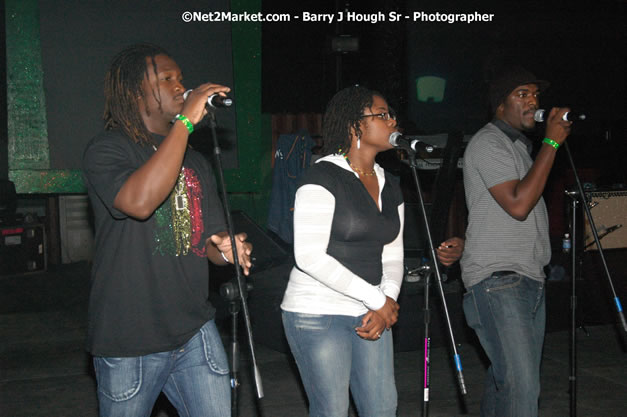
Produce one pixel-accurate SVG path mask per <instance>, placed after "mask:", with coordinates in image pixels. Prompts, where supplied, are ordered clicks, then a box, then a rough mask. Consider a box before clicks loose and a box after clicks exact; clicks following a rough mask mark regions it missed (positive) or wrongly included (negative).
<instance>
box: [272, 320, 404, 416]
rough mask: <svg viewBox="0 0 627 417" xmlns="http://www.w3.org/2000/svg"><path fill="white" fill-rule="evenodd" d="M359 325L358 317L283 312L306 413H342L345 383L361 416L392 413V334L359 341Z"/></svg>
mask: <svg viewBox="0 0 627 417" xmlns="http://www.w3.org/2000/svg"><path fill="white" fill-rule="evenodd" d="M359 326H361V317H350V316H340V315H319V314H302V313H292V312H288V311H283V327H284V328H285V334H286V336H287V341H288V343H289V345H290V349H291V350H292V354H293V355H294V359H295V360H296V364H297V365H298V370H299V371H300V376H301V379H302V381H303V385H304V386H305V391H306V392H307V398H308V400H309V416H310V417H346V416H347V415H348V408H349V387H350V393H351V394H352V396H353V400H354V401H355V405H356V406H357V411H358V413H359V415H360V417H394V416H396V404H397V394H396V384H395V382H394V350H393V346H392V332H389V331H384V332H383V334H382V335H381V338H380V339H379V340H376V341H371V340H364V339H362V338H361V337H359V336H358V335H357V334H356V333H355V328H356V327H359Z"/></svg>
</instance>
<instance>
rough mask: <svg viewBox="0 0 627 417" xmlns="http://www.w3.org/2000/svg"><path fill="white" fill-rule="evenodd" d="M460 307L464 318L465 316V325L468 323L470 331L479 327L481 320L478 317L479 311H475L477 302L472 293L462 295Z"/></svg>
mask: <svg viewBox="0 0 627 417" xmlns="http://www.w3.org/2000/svg"><path fill="white" fill-rule="evenodd" d="M462 307H463V309H464V316H466V323H468V326H469V327H470V328H471V329H477V328H479V327H481V318H480V317H479V310H478V309H477V300H476V299H475V293H474V292H472V291H468V292H466V293H465V294H464V299H463V301H462Z"/></svg>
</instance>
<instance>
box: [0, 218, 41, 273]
mask: <svg viewBox="0 0 627 417" xmlns="http://www.w3.org/2000/svg"><path fill="white" fill-rule="evenodd" d="M45 233H46V232H45V230H44V226H43V225H41V224H23V225H15V226H3V227H2V228H0V275H13V274H22V273H25V272H36V271H44V270H45V269H46V246H45V245H46V243H45V242H46V235H45Z"/></svg>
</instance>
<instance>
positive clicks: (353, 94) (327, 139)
mask: <svg viewBox="0 0 627 417" xmlns="http://www.w3.org/2000/svg"><path fill="white" fill-rule="evenodd" d="M373 96H381V94H379V93H378V92H376V91H373V90H370V89H368V88H366V87H361V86H358V85H355V86H352V87H347V88H345V89H343V90H340V91H338V92H337V93H336V94H335V95H334V96H333V98H331V101H329V104H328V105H327V109H326V111H325V112H324V118H323V120H322V136H323V138H324V145H323V147H322V153H323V154H324V155H329V154H333V153H339V151H340V150H341V151H342V153H346V152H348V150H349V149H350V147H351V128H352V129H354V131H355V134H356V135H357V136H361V128H360V122H361V119H362V116H363V114H364V109H365V108H367V107H371V106H372V100H373ZM381 97H383V96H381Z"/></svg>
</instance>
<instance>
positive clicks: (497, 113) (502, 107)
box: [494, 103, 505, 118]
mask: <svg viewBox="0 0 627 417" xmlns="http://www.w3.org/2000/svg"><path fill="white" fill-rule="evenodd" d="M504 111H505V103H501V104H499V105H498V107H497V108H496V111H495V112H494V115H495V116H497V118H500V117H499V116H502V115H503V112H504Z"/></svg>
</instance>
